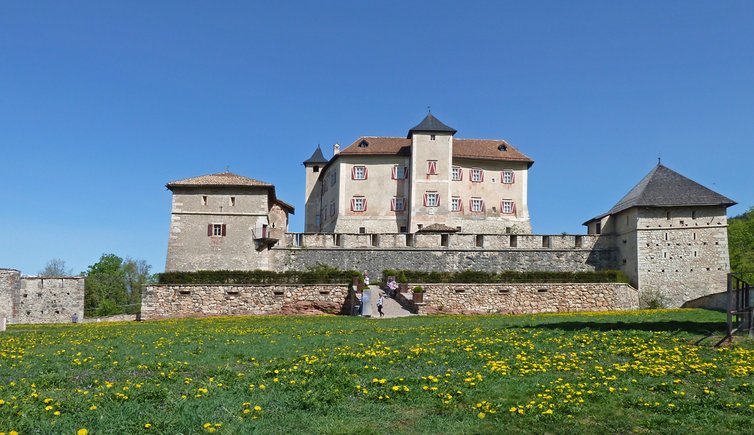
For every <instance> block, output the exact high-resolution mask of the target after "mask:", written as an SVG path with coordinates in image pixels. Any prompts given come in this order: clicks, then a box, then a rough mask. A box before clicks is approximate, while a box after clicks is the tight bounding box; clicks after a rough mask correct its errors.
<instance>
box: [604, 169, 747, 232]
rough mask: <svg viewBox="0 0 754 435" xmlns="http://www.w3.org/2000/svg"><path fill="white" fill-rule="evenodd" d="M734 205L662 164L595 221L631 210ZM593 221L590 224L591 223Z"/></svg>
mask: <svg viewBox="0 0 754 435" xmlns="http://www.w3.org/2000/svg"><path fill="white" fill-rule="evenodd" d="M735 204H736V202H735V201H733V200H732V199H730V198H728V197H726V196H723V195H720V194H719V193H717V192H714V191H712V190H710V189H708V188H706V187H704V186H702V185H701V184H699V183H697V182H696V181H694V180H691V179H689V178H686V177H684V176H683V175H681V174H679V173H678V172H675V171H673V170H672V169H669V168H667V167H665V166H663V165H662V164H659V163H658V164H657V166H655V167H654V168H653V169H652V170H651V171H650V172H649V174H647V175H646V176H645V177H644V178H642V179H641V181H639V183H638V184H636V186H634V187H633V189H631V190H630V191H629V192H628V193H627V194H626V196H624V197H623V198H621V199H620V201H618V202H617V203H616V204H615V205H614V206H613V208H611V209H610V211H608V212H607V213H605V214H602V215H600V216H597V217H595V218H594V219H601V218H602V217H604V216H607V215H611V214H615V213H620V212H622V211H623V210H627V209H629V208H632V207H679V206H705V205H723V206H726V207H730V206H732V205H735ZM594 219H592V220H594Z"/></svg>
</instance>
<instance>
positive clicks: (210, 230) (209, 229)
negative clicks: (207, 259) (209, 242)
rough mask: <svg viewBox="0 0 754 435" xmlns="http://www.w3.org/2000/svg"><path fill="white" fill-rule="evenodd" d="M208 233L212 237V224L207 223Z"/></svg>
mask: <svg viewBox="0 0 754 435" xmlns="http://www.w3.org/2000/svg"><path fill="white" fill-rule="evenodd" d="M207 235H208V236H210V237H212V224H207Z"/></svg>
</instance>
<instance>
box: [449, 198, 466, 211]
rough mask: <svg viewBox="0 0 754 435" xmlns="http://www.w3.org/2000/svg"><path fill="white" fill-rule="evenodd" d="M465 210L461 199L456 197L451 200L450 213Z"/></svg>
mask: <svg viewBox="0 0 754 435" xmlns="http://www.w3.org/2000/svg"><path fill="white" fill-rule="evenodd" d="M462 210H463V202H461V198H460V197H458V196H454V197H452V198H450V211H462Z"/></svg>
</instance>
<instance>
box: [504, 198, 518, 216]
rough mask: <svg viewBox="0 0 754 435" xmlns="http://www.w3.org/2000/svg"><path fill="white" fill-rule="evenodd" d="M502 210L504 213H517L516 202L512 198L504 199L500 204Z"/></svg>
mask: <svg viewBox="0 0 754 435" xmlns="http://www.w3.org/2000/svg"><path fill="white" fill-rule="evenodd" d="M500 211H501V212H502V213H503V214H516V202H515V201H513V200H512V199H504V200H503V202H502V203H501V204H500Z"/></svg>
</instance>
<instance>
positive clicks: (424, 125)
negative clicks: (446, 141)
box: [407, 113, 457, 139]
mask: <svg viewBox="0 0 754 435" xmlns="http://www.w3.org/2000/svg"><path fill="white" fill-rule="evenodd" d="M419 132H422V133H430V132H438V133H450V134H451V135H454V134H456V132H457V130H456V129H455V128H452V127H448V126H447V125H445V124H443V123H442V121H440V120H439V119H437V118H435V117H434V116H432V114H431V113H428V114H427V116H426V117H425V118H424V119H423V120H422V122H420V123H419V124H418V125H417V126H416V127H414V128H412V129H411V130H409V131H408V136H407V137H408V138H409V139H410V138H411V135H413V134H414V133H419Z"/></svg>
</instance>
